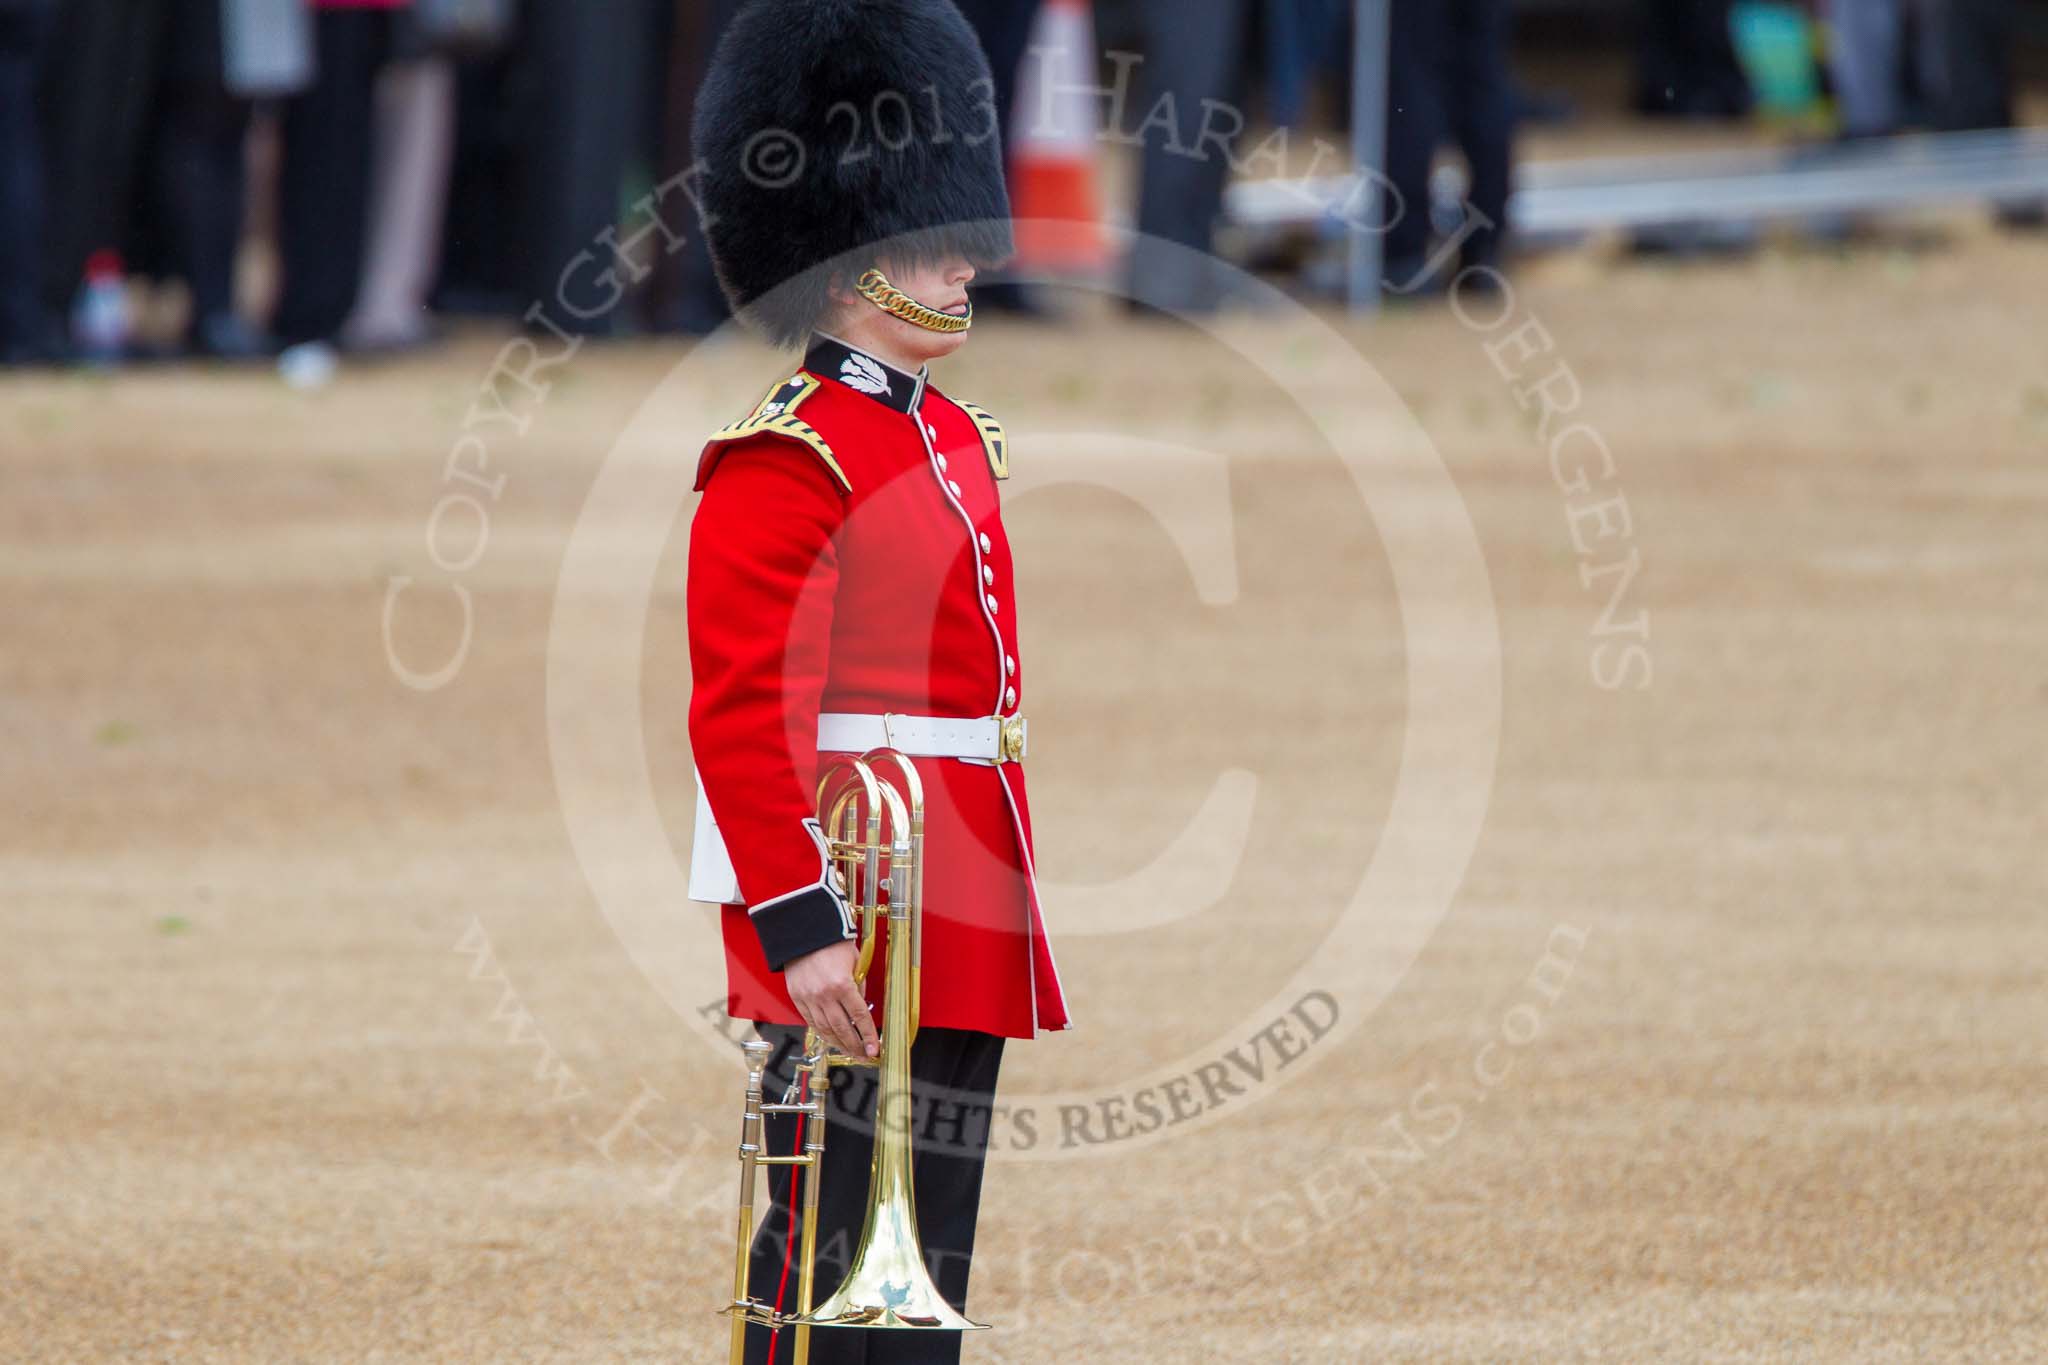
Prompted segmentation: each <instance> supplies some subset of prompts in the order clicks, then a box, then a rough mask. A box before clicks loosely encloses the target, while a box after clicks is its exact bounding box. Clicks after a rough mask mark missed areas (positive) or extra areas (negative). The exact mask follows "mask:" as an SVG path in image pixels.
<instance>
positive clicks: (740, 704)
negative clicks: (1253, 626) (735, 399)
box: [689, 338, 1068, 1038]
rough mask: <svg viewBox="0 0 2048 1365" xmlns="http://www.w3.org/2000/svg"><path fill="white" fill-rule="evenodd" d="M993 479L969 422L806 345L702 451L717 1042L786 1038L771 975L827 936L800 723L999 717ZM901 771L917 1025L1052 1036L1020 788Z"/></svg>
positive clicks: (836, 919) (838, 912)
mask: <svg viewBox="0 0 2048 1365" xmlns="http://www.w3.org/2000/svg"><path fill="white" fill-rule="evenodd" d="M1007 474H1008V465H1007V463H1006V457H1005V447H1004V443H1003V438H1002V434H1001V429H1000V427H999V426H997V425H996V423H995V422H994V420H993V419H992V418H989V417H988V416H987V415H986V414H984V413H980V412H979V411H978V410H975V409H970V408H967V407H963V406H962V405H960V404H957V403H955V402H953V401H952V400H950V399H948V398H946V397H945V396H943V395H942V394H940V393H939V392H938V391H937V390H936V389H934V388H932V387H930V385H929V384H928V383H927V382H926V380H925V378H924V376H923V375H921V374H919V375H909V374H905V373H903V372H902V371H900V370H895V369H893V368H891V367H889V366H887V365H884V364H883V363H882V362H880V361H878V360H875V359H874V358H873V357H870V356H867V355H864V354H862V353H860V352H857V351H854V350H852V349H851V348H850V347H847V346H845V345H843V344H842V343H839V342H837V341H834V340H831V339H829V338H821V339H820V340H819V341H818V342H817V343H816V344H815V345H814V346H813V347H812V349H811V351H810V353H809V354H808V355H807V356H806V357H805V361H804V366H803V368H802V369H800V370H799V371H797V372H796V373H795V374H794V375H792V376H791V377H790V379H788V380H786V381H785V382H784V383H782V384H780V385H778V386H777V387H776V389H775V390H774V391H773V392H771V393H770V395H769V396H768V398H767V399H765V400H764V401H763V403H762V404H761V406H760V407H757V408H756V409H755V411H754V414H753V416H752V417H750V418H749V419H747V420H746V421H742V422H740V423H737V424H736V425H735V426H733V427H729V428H727V429H726V430H725V431H723V432H720V433H719V434H718V435H717V436H716V437H714V438H713V440H712V441H711V443H710V444H709V445H708V446H707V447H706V448H705V451H704V454H703V457H702V459H701V462H700V464H699V467H698V473H697V488H698V490H699V491H700V492H702V494H703V499H702V501H701V502H700V503H699V505H698V508H697V513H696V517H695V520H694V521H693V523H692V528H691V534H690V568H689V627H690V666H691V673H692V676H693V679H694V689H693V691H692V694H691V698H690V742H691V747H692V749H693V753H694V758H695V761H696V766H697V773H698V778H699V780H700V781H701V782H702V784H703V790H704V795H705V796H706V797H707V798H708V800H709V802H710V806H711V811H712V814H713V815H714V816H715V818H716V820H717V823H718V829H719V832H720V834H722V836H723V838H724V842H725V847H726V851H727V853H728V854H729V856H730V857H731V859H732V865H733V870H734V871H735V873H736V874H737V876H738V881H739V890H740V894H741V896H742V897H743V898H744V904H733V905H728V906H726V908H725V911H724V915H723V928H724V939H725V955H726V974H727V992H728V1001H727V1004H728V1008H730V1009H731V1011H732V1013H733V1016H734V1017H735V1018H745V1019H756V1020H765V1021H773V1022H780V1023H790V1024H795V1023H801V1022H802V1021H801V1019H800V1017H799V1016H798V1014H797V1012H796V1009H795V1007H794V1006H793V1005H792V1004H791V1003H790V1001H789V996H788V993H787V991H785V989H784V988H783V982H782V976H781V970H782V968H783V967H784V966H785V965H786V964H787V963H788V962H789V961H791V960H793V959H794V958H796V957H799V956H801V955H802V954H804V953H807V952H811V951H813V950H815V949H817V948H820V947H824V946H826V945H827V944H829V943H831V942H834V941H836V940H839V939H841V938H845V937H848V936H850V932H851V931H850V921H849V920H848V918H847V916H846V914H845V907H844V902H843V900H842V898H841V897H840V896H839V893H838V892H837V890H836V889H835V888H834V887H833V885H832V884H831V881H830V879H829V878H828V877H826V876H825V874H824V867H823V851H822V844H821V842H820V839H819V836H818V834H817V832H816V826H815V819H814V814H815V812H814V802H815V799H816V784H817V778H818V774H819V767H820V759H819V754H818V750H817V721H818V715H819V713H820V712H821V711H824V712H854V713H861V714H868V715H881V714H885V713H895V714H904V715H917V716H945V717H959V718H975V717H984V716H1012V715H1016V714H1018V713H1019V709H1020V706H1021V699H1022V694H1023V688H1024V683H1023V667H1022V662H1021V660H1020V659H1019V657H1018V649H1017V602H1016V594H1015V589H1014V577H1013V575H1012V573H1011V564H1010V546H1009V540H1008V538H1007V537H1006V536H1005V535H1004V532H1003V523H1002V509H1001V501H1000V496H999V489H998V481H999V480H1000V479H1001V478H1003V477H1006V476H1007ZM917 766H918V770H919V774H920V776H921V777H922V778H923V780H924V786H925V802H926V826H925V833H926V837H925V849H926V866H925V880H924V905H925V911H924V914H925V920H924V926H925V927H924V971H923V973H922V978H923V1001H922V1019H923V1021H924V1022H925V1023H929V1024H933V1025H937V1026H940V1027H944V1028H960V1029H976V1030H979V1031H982V1032H985V1033H994V1034H1000V1035H1003V1036H1006V1037H1012V1038H1029V1037H1031V1036H1032V1035H1033V1033H1034V1032H1035V1031H1037V1030H1039V1029H1063V1028H1066V1027H1067V1026H1068V1019H1067V1010H1066V1002H1065V1000H1064V998H1063V997H1062V995H1061V991H1060V983H1059V975H1058V972H1057V971H1056V969H1055V968H1054V966H1053V960H1052V952H1051V948H1050V945H1049V944H1048V943H1047V941H1046V936H1045V929H1044V923H1043V920H1042V918H1041V916H1040V912H1039V905H1038V893H1037V887H1036V881H1035V874H1034V870H1033V867H1032V854H1031V848H1032V845H1031V814H1030V808H1029V806H1028V804H1027V802H1026V798H1025V790H1024V772H1023V768H1022V766H1021V765H1019V764H1016V763H1005V764H1001V765H991V764H986V763H976V762H971V761H964V760H960V759H952V758H920V759H918V760H917ZM749 907H751V909H749ZM876 961H877V965H876V968H875V969H874V970H872V971H871V972H870V975H869V980H868V988H869V991H868V993H869V997H870V999H871V1000H875V1001H879V1000H880V994H881V988H882V976H883V973H882V971H881V969H880V958H879V956H878V957H877V960H876Z"/></svg>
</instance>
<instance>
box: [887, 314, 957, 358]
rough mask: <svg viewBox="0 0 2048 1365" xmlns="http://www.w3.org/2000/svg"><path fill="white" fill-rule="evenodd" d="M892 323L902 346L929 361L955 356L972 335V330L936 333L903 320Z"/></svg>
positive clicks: (897, 319)
mask: <svg viewBox="0 0 2048 1365" xmlns="http://www.w3.org/2000/svg"><path fill="white" fill-rule="evenodd" d="M956 316H958V315H956ZM890 321H891V322H893V323H895V324H896V335H897V337H898V339H899V340H900V342H901V344H902V345H904V346H905V347H908V348H909V349H911V350H914V351H916V352H917V353H918V354H919V355H922V356H923V357H924V358H925V359H927V360H937V359H938V358H939V357H940V356H948V355H951V354H953V352H955V351H957V350H959V349H960V348H961V347H962V346H965V345H966V344H967V338H968V337H969V336H970V335H972V329H970V330H969V331H966V332H934V331H933V330H932V329H931V328H929V327H920V326H918V325H917V324H916V323H914V322H906V321H904V320H903V319H902V318H891V319H890Z"/></svg>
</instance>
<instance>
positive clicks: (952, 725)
mask: <svg viewBox="0 0 2048 1365" xmlns="http://www.w3.org/2000/svg"><path fill="white" fill-rule="evenodd" d="M1026 733H1027V730H1026V726H1025V722H1024V717H1022V716H976V717H974V718H973V719H971V720H970V719H960V718H956V717H952V716H898V715H886V716H863V715H853V714H849V713H847V712H844V711H827V712H825V713H824V714H822V715H820V716H819V717H818V748H819V750H820V751H821V752H824V753H831V754H864V753H866V752H867V751H868V750H870V749H895V750H897V751H898V752H899V753H905V754H909V755H910V756H911V757H912V758H959V759H965V760H967V761H968V762H970V763H1016V762H1019V761H1020V760H1022V759H1023V757H1024V748H1025V736H1026Z"/></svg>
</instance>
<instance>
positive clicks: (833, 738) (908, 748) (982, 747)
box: [689, 711, 1025, 905]
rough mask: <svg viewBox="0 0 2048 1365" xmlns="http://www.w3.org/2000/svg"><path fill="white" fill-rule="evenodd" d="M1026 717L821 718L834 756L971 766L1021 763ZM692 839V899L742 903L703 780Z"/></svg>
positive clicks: (821, 731)
mask: <svg viewBox="0 0 2048 1365" xmlns="http://www.w3.org/2000/svg"><path fill="white" fill-rule="evenodd" d="M1024 736H1025V725H1024V717H1022V716H977V717H975V718H974V719H972V720H959V719H955V718H953V717H950V716H896V715H888V716H861V715H852V714H848V713H846V712H838V711H828V712H826V713H825V714H823V715H821V716H819V717H818V748H819V750H820V751H821V752H823V753H828V754H864V753H866V752H867V751H868V750H870V749H895V750H897V751H898V752H899V753H905V754H908V755H910V756H911V757H912V758H957V759H960V760H961V761H963V762H966V763H988V764H998V763H1016V762H1018V761H1020V760H1021V759H1022V758H1023V757H1024ZM694 834H695V837H694V838H693V839H692V841H691V852H690V891H689V894H690V899H691V900H693V901H707V902H709V903H710V904H712V905H738V904H741V900H740V882H739V876H738V874H736V873H735V872H734V871H733V866H732V857H731V855H730V854H729V853H727V852H726V847H725V839H724V837H723V836H722V835H720V834H719V832H718V822H717V821H716V820H714V819H713V818H712V815H711V803H710V802H709V801H707V800H705V799H704V782H703V779H701V778H699V779H698V782H697V826H696V830H695V832H694Z"/></svg>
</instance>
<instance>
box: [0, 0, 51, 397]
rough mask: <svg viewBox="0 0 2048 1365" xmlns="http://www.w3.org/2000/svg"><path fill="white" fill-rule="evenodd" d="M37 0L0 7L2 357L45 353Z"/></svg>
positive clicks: (1, 361)
mask: <svg viewBox="0 0 2048 1365" xmlns="http://www.w3.org/2000/svg"><path fill="white" fill-rule="evenodd" d="M41 30H42V14H41V11H40V7H39V6H37V5H28V6H25V7H14V8H0V365H10V364H20V363H23V362H26V361H36V360H43V359H48V358H50V356H51V337H50V328H49V327H48V325H47V324H46V322H45V314H44V311H43V306H42V301H41V280H40V277H39V274H38V270H39V267H40V264H41V261H42V251H41V241H42V215H43V169H42V155H41V142H40V135H39V133H38V131H37V127H36V109H35V56H36V48H37V40H38V38H39V37H40V35H41Z"/></svg>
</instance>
